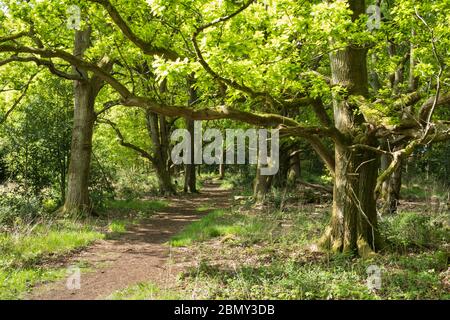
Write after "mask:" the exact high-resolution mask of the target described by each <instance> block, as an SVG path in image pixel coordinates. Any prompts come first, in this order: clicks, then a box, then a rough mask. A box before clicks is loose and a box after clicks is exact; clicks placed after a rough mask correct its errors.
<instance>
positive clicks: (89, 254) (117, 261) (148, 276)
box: [27, 181, 231, 300]
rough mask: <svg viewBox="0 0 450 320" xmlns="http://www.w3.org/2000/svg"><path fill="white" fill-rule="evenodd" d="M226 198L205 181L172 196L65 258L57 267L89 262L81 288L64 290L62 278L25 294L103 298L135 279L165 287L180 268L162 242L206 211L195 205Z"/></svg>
mask: <svg viewBox="0 0 450 320" xmlns="http://www.w3.org/2000/svg"><path fill="white" fill-rule="evenodd" d="M230 202H231V193H230V191H226V190H222V189H220V187H219V184H218V183H217V182H213V181H211V182H208V183H205V185H204V187H203V188H202V192H201V193H200V194H193V195H178V196H176V197H174V198H171V199H170V204H169V206H168V207H167V208H164V209H162V210H160V211H159V212H157V213H155V214H154V215H153V216H151V217H150V218H149V219H147V220H145V221H142V222H141V223H139V224H137V225H133V226H132V227H130V228H129V229H128V230H127V232H126V233H125V234H123V235H122V236H120V237H119V238H117V239H110V240H101V241H97V242H95V243H94V244H92V245H91V246H89V247H88V248H86V249H85V250H82V251H80V252H78V253H75V254H73V255H72V256H68V257H66V259H64V260H63V262H61V264H62V265H61V266H65V267H69V266H71V265H82V266H87V267H88V270H89V271H88V272H82V273H81V281H80V289H74V290H70V289H68V288H67V279H65V278H64V279H61V280H60V281H57V282H52V283H46V284H41V285H38V286H37V287H35V288H34V290H33V291H32V292H31V293H30V294H29V295H28V297H27V299H31V300H93V299H105V298H107V297H108V296H109V295H111V294H112V293H113V292H115V291H117V290H120V289H124V288H127V287H129V286H132V285H134V284H137V283H140V282H153V283H155V284H156V285H158V287H160V288H162V289H164V288H170V287H171V286H172V285H173V283H174V282H175V278H176V275H177V274H178V273H179V272H181V271H183V268H184V267H183V265H182V264H181V265H177V264H173V263H171V261H172V258H173V257H172V254H173V253H174V251H173V250H172V249H171V248H170V246H169V245H168V244H167V241H168V240H169V239H170V238H171V237H172V236H173V235H175V234H177V233H178V232H180V231H181V230H182V229H183V227H185V226H186V225H187V224H190V223H192V222H193V221H196V220H198V219H200V218H201V217H202V216H203V215H204V214H206V213H207V211H206V212H199V211H197V210H196V209H197V208H198V207H200V206H208V207H211V208H213V209H219V208H226V207H228V206H229V205H230Z"/></svg>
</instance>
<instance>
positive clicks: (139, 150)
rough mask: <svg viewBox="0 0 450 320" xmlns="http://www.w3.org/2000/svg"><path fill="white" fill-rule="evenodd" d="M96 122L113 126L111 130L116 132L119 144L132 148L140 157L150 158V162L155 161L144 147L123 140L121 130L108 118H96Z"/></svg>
mask: <svg viewBox="0 0 450 320" xmlns="http://www.w3.org/2000/svg"><path fill="white" fill-rule="evenodd" d="M98 122H99V123H105V124H108V125H109V126H111V128H113V130H114V131H115V132H116V135H117V138H118V139H119V144H120V145H121V146H124V147H126V148H129V149H132V150H134V151H136V152H137V153H139V155H140V156H141V157H143V158H146V159H148V160H150V162H152V163H155V158H153V156H152V155H151V154H149V153H148V152H147V151H145V150H144V149H142V148H140V147H138V146H136V145H134V144H132V143H129V142H126V141H125V139H124V137H123V134H122V132H121V131H120V129H119V128H118V127H117V124H115V123H114V122H112V121H111V120H108V119H98Z"/></svg>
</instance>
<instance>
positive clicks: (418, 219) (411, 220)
mask: <svg viewBox="0 0 450 320" xmlns="http://www.w3.org/2000/svg"><path fill="white" fill-rule="evenodd" d="M380 228H381V231H382V233H383V234H384V236H385V238H386V239H387V240H388V243H389V244H390V245H392V246H393V247H395V248H397V249H399V248H401V249H408V248H410V249H411V248H417V247H433V246H436V245H438V244H439V243H440V242H441V241H442V240H445V238H446V234H447V232H446V231H445V230H444V229H445V226H444V225H443V224H441V223H438V222H437V221H436V219H432V218H431V217H430V216H428V215H425V214H420V213H416V212H402V213H399V214H397V215H395V216H390V217H385V218H384V219H383V220H382V221H381V224H380Z"/></svg>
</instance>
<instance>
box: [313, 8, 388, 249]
mask: <svg viewBox="0 0 450 320" xmlns="http://www.w3.org/2000/svg"><path fill="white" fill-rule="evenodd" d="M349 5H350V9H351V10H352V11H353V20H355V19H357V18H358V17H359V16H360V15H361V14H364V13H365V2H364V0H350V1H349ZM366 58H367V51H366V50H364V49H360V48H357V47H355V46H349V47H347V48H346V49H344V50H340V51H337V52H336V53H332V54H331V55H330V60H331V71H332V80H333V84H334V85H340V86H342V87H344V88H346V89H347V91H348V94H350V95H361V96H364V97H367V96H368V76H367V64H366ZM333 106H334V122H335V126H336V128H337V129H338V130H339V131H340V132H341V134H342V135H343V137H344V139H340V141H338V142H337V143H336V147H335V162H336V164H335V182H334V191H333V211H332V217H331V222H330V225H329V227H328V228H327V230H326V231H325V234H324V236H323V238H322V241H321V244H322V245H323V246H325V247H326V248H328V249H331V250H333V251H336V252H351V253H359V254H360V255H362V256H365V255H368V254H369V253H370V252H373V251H375V250H376V249H378V248H379V244H380V242H379V235H378V227H377V213H376V201H375V197H374V190H375V186H376V178H377V173H378V167H379V159H378V156H377V155H376V154H374V153H372V152H369V151H362V150H355V149H353V148H350V146H351V145H353V144H355V143H364V144H369V145H376V139H374V138H373V137H371V136H370V134H368V133H367V132H366V131H367V129H366V128H365V127H364V126H363V124H364V119H363V118H362V116H361V115H358V113H357V112H355V111H356V107H355V106H352V105H351V103H350V102H349V101H348V100H346V98H345V97H344V96H342V95H339V94H335V96H334V98H333Z"/></svg>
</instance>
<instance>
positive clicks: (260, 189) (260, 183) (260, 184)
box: [253, 164, 273, 204]
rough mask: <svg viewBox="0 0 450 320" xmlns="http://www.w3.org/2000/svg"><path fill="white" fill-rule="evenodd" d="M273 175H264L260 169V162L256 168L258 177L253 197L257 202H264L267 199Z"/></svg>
mask: <svg viewBox="0 0 450 320" xmlns="http://www.w3.org/2000/svg"><path fill="white" fill-rule="evenodd" d="M272 180H273V176H263V175H262V174H261V170H260V164H258V165H257V168H256V177H255V183H254V187H253V199H254V200H255V203H257V204H260V203H264V201H265V200H266V196H267V193H268V192H269V190H270V187H271V186H272Z"/></svg>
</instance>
